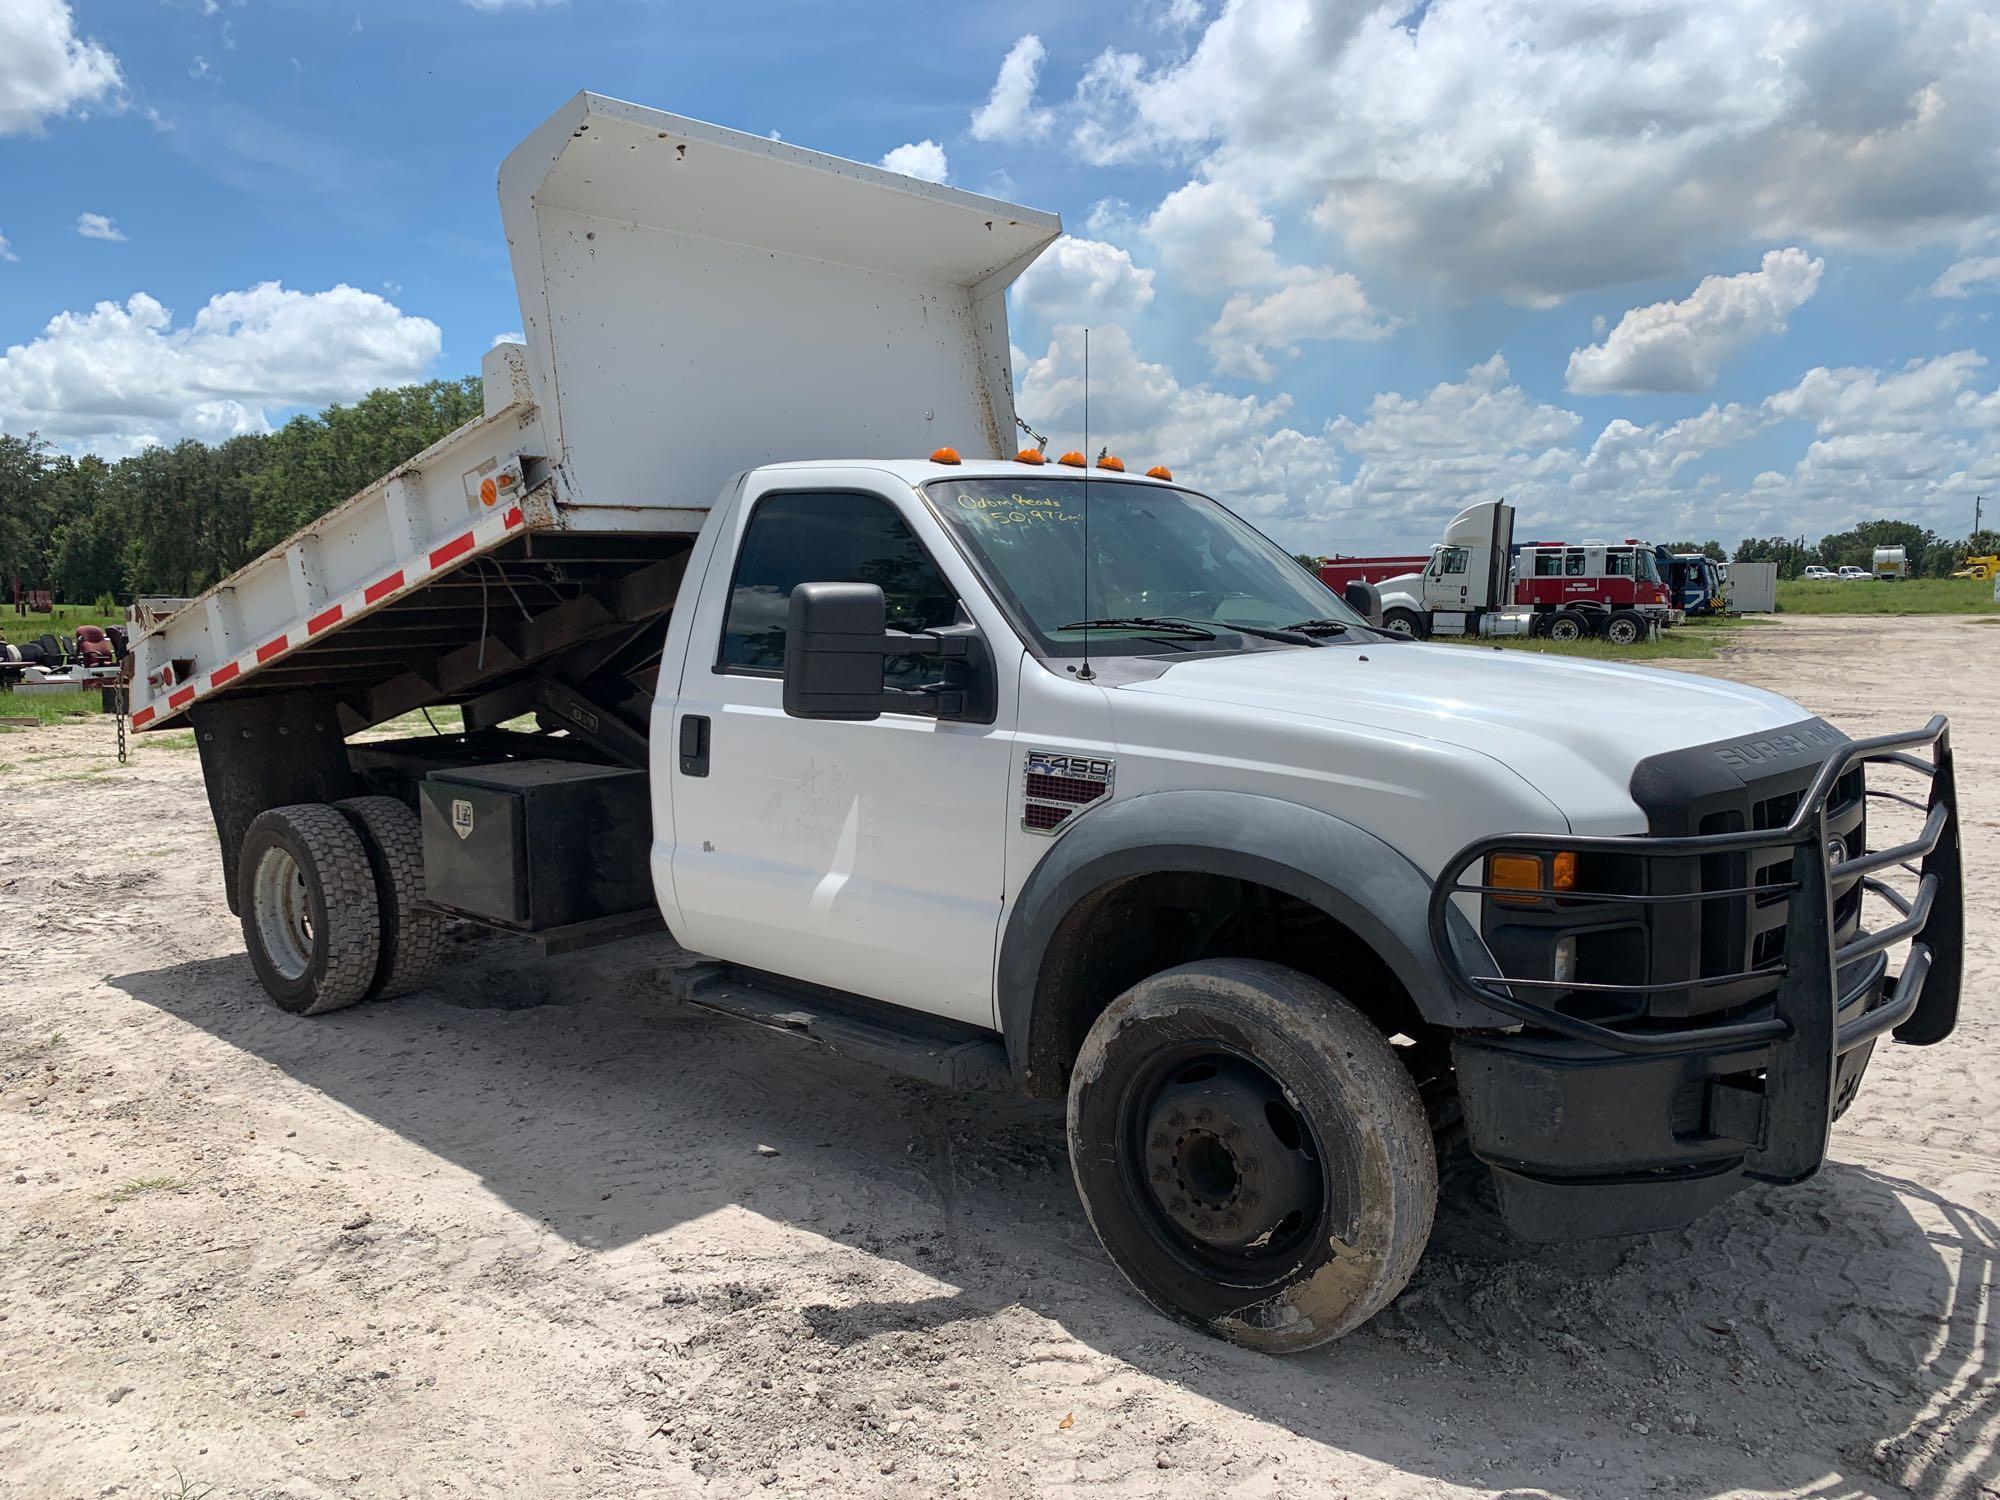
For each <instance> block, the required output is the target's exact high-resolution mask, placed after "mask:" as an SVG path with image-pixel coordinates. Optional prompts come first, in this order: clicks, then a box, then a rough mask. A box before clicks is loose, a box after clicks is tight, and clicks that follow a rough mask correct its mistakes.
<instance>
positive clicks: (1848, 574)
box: [1840, 563, 1875, 582]
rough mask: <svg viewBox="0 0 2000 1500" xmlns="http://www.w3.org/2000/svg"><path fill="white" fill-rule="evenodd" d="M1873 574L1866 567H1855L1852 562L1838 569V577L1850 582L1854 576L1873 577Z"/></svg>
mask: <svg viewBox="0 0 2000 1500" xmlns="http://www.w3.org/2000/svg"><path fill="white" fill-rule="evenodd" d="M1874 576H1875V575H1874V574H1873V573H1871V572H1869V571H1868V570H1867V569H1866V568H1857V567H1855V566H1854V564H1852V563H1849V564H1847V565H1846V566H1845V567H1843V568H1842V569H1841V570H1840V577H1842V578H1843V579H1846V580H1848V581H1850V582H1852V581H1853V580H1854V579H1856V578H1861V579H1873V578H1874Z"/></svg>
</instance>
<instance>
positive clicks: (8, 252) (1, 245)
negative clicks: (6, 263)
mask: <svg viewBox="0 0 2000 1500" xmlns="http://www.w3.org/2000/svg"><path fill="white" fill-rule="evenodd" d="M20 258H21V257H20V256H18V255H16V254H15V253H14V247H13V246H12V245H10V244H8V243H7V236H6V235H4V234H0V260H19V259H20Z"/></svg>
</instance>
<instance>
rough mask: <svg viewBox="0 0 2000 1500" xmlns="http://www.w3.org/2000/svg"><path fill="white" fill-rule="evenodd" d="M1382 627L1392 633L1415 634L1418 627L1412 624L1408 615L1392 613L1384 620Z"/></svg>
mask: <svg viewBox="0 0 2000 1500" xmlns="http://www.w3.org/2000/svg"><path fill="white" fill-rule="evenodd" d="M1382 628H1383V629H1384V630H1386V631H1388V632H1389V634H1391V635H1410V636H1413V635H1415V634H1416V633H1417V632H1416V629H1415V627H1413V626H1412V625H1411V624H1410V617H1409V616H1408V615H1391V616H1389V618H1388V619H1386V620H1384V621H1383V622H1382Z"/></svg>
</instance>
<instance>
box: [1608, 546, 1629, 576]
mask: <svg viewBox="0 0 2000 1500" xmlns="http://www.w3.org/2000/svg"><path fill="white" fill-rule="evenodd" d="M1605 563H1606V566H1605V569H1604V571H1605V572H1606V573H1607V574H1609V575H1610V576H1611V577H1613V578H1630V577H1632V576H1633V568H1632V554H1631V553H1629V552H1613V553H1612V554H1611V555H1610V556H1609V557H1607V558H1606V559H1605Z"/></svg>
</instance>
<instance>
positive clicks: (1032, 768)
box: [1021, 750, 1116, 834]
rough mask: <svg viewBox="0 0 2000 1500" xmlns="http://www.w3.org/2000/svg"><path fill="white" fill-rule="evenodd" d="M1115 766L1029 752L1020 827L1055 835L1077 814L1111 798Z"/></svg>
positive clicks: (1099, 760) (1096, 760) (1092, 759)
mask: <svg viewBox="0 0 2000 1500" xmlns="http://www.w3.org/2000/svg"><path fill="white" fill-rule="evenodd" d="M1115 764H1116V763H1115V762H1113V761H1109V760H1106V759H1103V758H1102V757H1100V756H1091V755H1065V754H1063V753H1062V752H1061V751H1058V750H1030V751H1029V752H1028V758H1027V763H1026V767H1025V774H1024V775H1023V777H1022V802H1021V826H1022V827H1023V828H1025V829H1026V830H1027V831H1028V832H1030V833H1051V834H1052V833H1054V832H1055V831H1056V830H1057V829H1059V828H1061V827H1063V826H1064V825H1066V824H1067V823H1068V822H1069V821H1070V819H1071V818H1073V817H1074V816H1075V815H1076V814H1077V813H1079V812H1082V811H1083V810H1084V809H1085V808H1087V807H1089V806H1091V805H1092V804H1093V803H1097V802H1101V801H1103V800H1104V799H1105V798H1106V797H1109V796H1110V795H1111V777H1112V770H1113V767H1114V765H1115Z"/></svg>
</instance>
